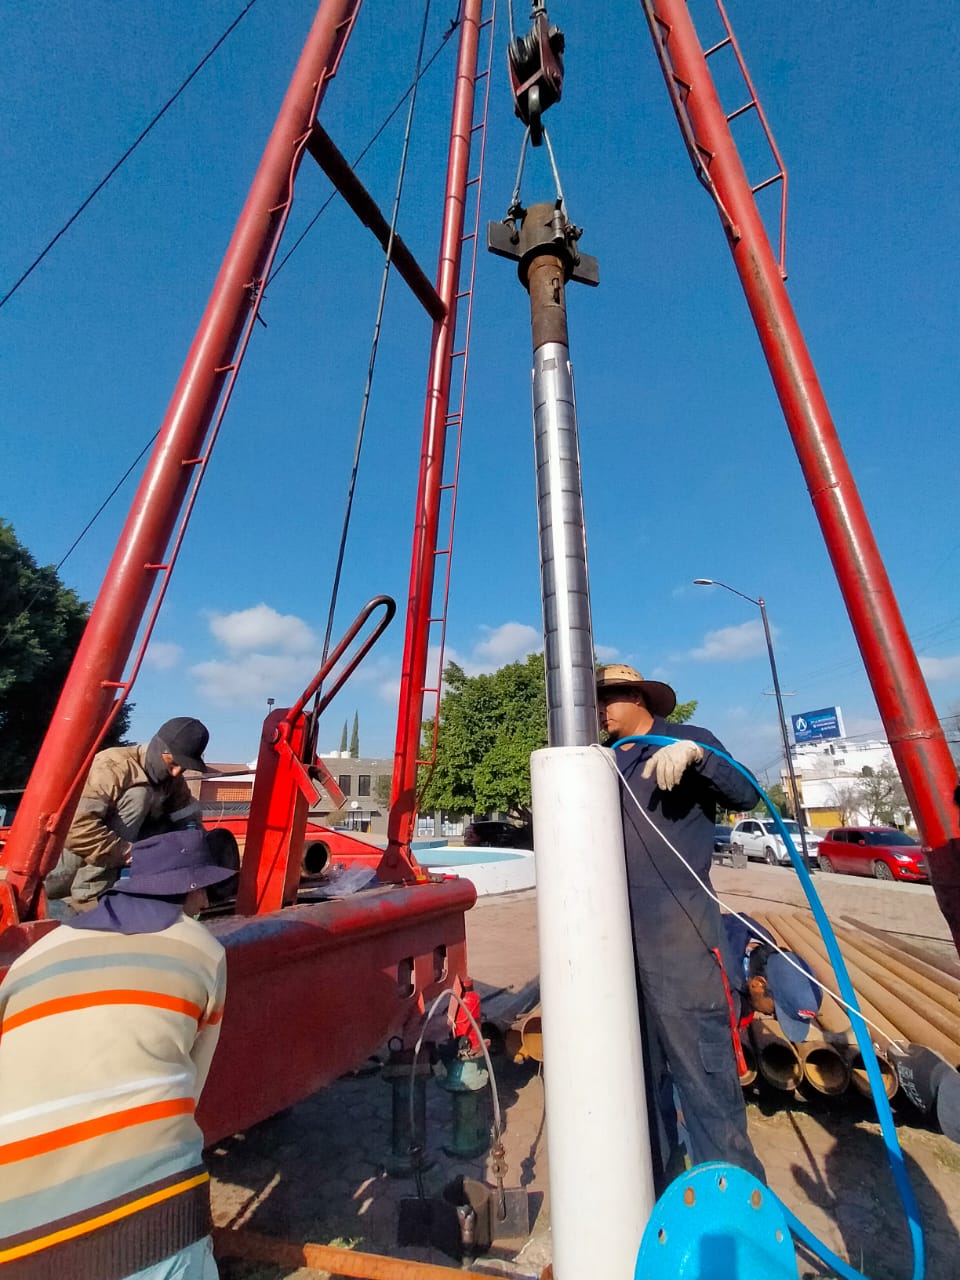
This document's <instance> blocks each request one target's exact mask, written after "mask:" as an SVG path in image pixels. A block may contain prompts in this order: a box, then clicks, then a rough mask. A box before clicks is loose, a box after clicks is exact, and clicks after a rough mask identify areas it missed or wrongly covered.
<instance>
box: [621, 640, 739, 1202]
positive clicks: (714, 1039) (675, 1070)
mask: <svg viewBox="0 0 960 1280" xmlns="http://www.w3.org/2000/svg"><path fill="white" fill-rule="evenodd" d="M597 701H598V703H599V710H600V727H601V729H602V730H603V732H604V733H605V734H606V736H607V739H608V741H611V742H612V741H616V740H617V739H618V738H623V737H629V736H631V735H634V734H658V735H661V736H663V737H671V738H679V739H680V741H679V742H675V743H673V744H671V745H670V746H664V747H657V746H654V745H652V744H647V743H630V744H628V745H626V746H624V747H622V748H620V749H619V750H618V751H617V752H616V756H617V765H618V768H619V770H620V773H621V775H622V779H623V783H622V785H621V789H620V804H621V813H622V818H623V838H624V847H625V852H626V863H627V883H628V888H629V894H630V914H631V918H632V922H633V937H634V950H635V953H636V962H637V973H638V977H639V986H640V996H641V1000H642V1004H643V1010H644V1021H645V1029H646V1035H645V1040H646V1047H647V1049H648V1053H649V1058H650V1064H651V1067H652V1075H653V1079H652V1080H651V1081H650V1082H649V1085H650V1088H651V1090H652V1092H653V1093H654V1094H655V1095H656V1097H657V1100H658V1105H657V1107H656V1108H653V1110H654V1114H653V1115H651V1132H656V1131H659V1132H660V1133H661V1135H663V1130H662V1128H661V1126H660V1125H658V1124H657V1121H658V1119H660V1120H662V1119H663V1118H664V1115H665V1112H666V1111H667V1107H665V1106H664V1098H665V1097H666V1098H669V1097H670V1096H671V1094H672V1093H675V1095H676V1099H677V1101H678V1103H679V1108H680V1111H681V1115H682V1126H681V1127H682V1129H683V1130H684V1140H685V1145H686V1148H687V1156H688V1157H689V1159H690V1161H691V1162H692V1163H693V1164H701V1163H703V1162H704V1161H708V1160H724V1161H729V1162H730V1163H731V1164H736V1165H739V1166H740V1167H741V1168H743V1169H746V1170H747V1172H749V1173H752V1174H754V1175H755V1176H756V1177H759V1178H763V1177H764V1172H763V1166H762V1165H761V1164H760V1162H759V1160H758V1159H757V1157H756V1155H755V1154H754V1150H753V1147H752V1145H751V1142H750V1139H749V1137H748V1136H747V1117H746V1108H745V1107H744V1102H743V1094H742V1092H741V1089H740V1083H739V1079H738V1076H737V1067H736V1060H735V1058H734V1052H733V1038H732V1032H731V1012H730V1002H729V1000H728V998H727V994H726V990H725V987H724V981H723V971H722V969H721V965H720V961H719V957H718V954H715V952H716V953H719V956H722V955H724V954H725V938H724V931H723V926H722V924H721V921H720V909H719V907H718V906H717V904H716V903H715V902H714V901H713V900H712V899H711V898H709V897H707V895H706V893H704V891H703V889H702V888H701V887H700V885H698V884H697V882H696V880H694V878H693V876H692V875H691V874H690V872H689V871H688V870H687V868H686V867H685V866H684V865H683V863H682V862H681V861H680V860H679V859H678V858H677V856H676V854H674V853H673V852H671V850H670V849H669V847H668V846H667V844H666V841H667V840H669V841H670V843H671V844H672V845H673V846H674V847H675V848H676V849H677V850H678V851H679V852H680V853H681V854H682V855H683V857H684V858H685V859H686V860H687V862H689V864H690V866H691V867H692V868H693V869H694V871H696V873H697V875H699V876H700V878H701V879H703V880H708V879H709V875H710V863H711V858H712V854H713V836H714V824H715V821H716V810H717V805H718V804H719V805H720V806H722V807H723V808H725V809H752V808H753V806H754V805H755V804H756V802H757V792H756V789H755V788H754V787H753V786H752V785H751V783H749V782H748V781H747V780H746V779H745V778H744V777H743V775H742V774H740V773H738V772H737V771H736V770H735V769H734V768H732V767H731V766H730V765H729V764H728V763H727V762H726V761H725V760H723V759H721V757H720V756H717V755H715V754H714V753H713V752H712V751H705V750H704V749H703V747H701V746H700V745H698V744H699V743H703V744H704V745H705V746H708V747H719V748H720V749H721V750H722V749H723V748H722V745H721V743H720V742H719V741H718V740H717V739H716V738H715V737H714V736H713V734H712V733H710V732H709V731H708V730H706V729H701V728H699V727H698V726H696V725H690V724H680V725H677V724H668V723H667V722H666V719H665V717H666V716H668V715H669V714H670V712H671V711H673V709H674V707H675V706H676V703H677V697H676V694H675V693H674V691H673V690H672V689H671V688H670V686H669V685H666V684H662V683H660V682H659V681H656V680H644V679H643V677H642V676H641V675H639V674H638V672H636V671H635V670H634V669H633V668H632V667H628V666H623V665H619V664H617V665H613V666H606V667H601V668H600V670H599V672H598V675H597ZM628 788H629V790H630V791H632V792H633V795H634V796H635V797H636V801H637V802H638V803H639V807H640V809H642V811H643V814H645V815H646V817H647V818H649V820H650V821H649V822H648V821H646V820H645V818H644V817H643V816H642V815H641V813H640V812H638V807H637V804H636V803H634V801H633V800H632V799H631V798H630V795H629V794H628ZM670 1083H672V1090H671V1089H670V1087H669V1085H670ZM665 1086H666V1087H665ZM657 1111H659V1113H660V1114H659V1116H658V1115H657V1114H656V1113H657ZM668 1119H672V1117H668ZM673 1138H674V1134H673V1133H671V1131H670V1125H669V1124H668V1125H667V1131H666V1139H667V1143H668V1144H669V1143H670V1142H671V1141H672V1140H673ZM662 1155H663V1162H664V1163H665V1164H666V1155H667V1153H665V1152H663V1153H662Z"/></svg>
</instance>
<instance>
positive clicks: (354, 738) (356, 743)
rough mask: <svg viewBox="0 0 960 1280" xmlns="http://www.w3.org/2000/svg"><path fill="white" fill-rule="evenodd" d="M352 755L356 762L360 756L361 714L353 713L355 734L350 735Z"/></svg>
mask: <svg viewBox="0 0 960 1280" xmlns="http://www.w3.org/2000/svg"><path fill="white" fill-rule="evenodd" d="M350 755H351V756H352V757H353V759H354V760H356V759H357V758H358V757H359V755H360V713H359V712H357V711H355V712H354V713H353V732H352V733H351V734H350Z"/></svg>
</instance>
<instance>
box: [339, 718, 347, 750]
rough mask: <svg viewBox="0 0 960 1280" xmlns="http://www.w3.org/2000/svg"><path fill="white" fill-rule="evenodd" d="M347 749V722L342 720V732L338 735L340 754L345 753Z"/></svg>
mask: <svg viewBox="0 0 960 1280" xmlns="http://www.w3.org/2000/svg"><path fill="white" fill-rule="evenodd" d="M346 751H347V722H346V720H344V722H343V733H341V735H340V754H341V755H346Z"/></svg>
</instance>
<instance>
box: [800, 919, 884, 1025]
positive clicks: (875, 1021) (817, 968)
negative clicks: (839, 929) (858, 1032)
mask: <svg viewBox="0 0 960 1280" xmlns="http://www.w3.org/2000/svg"><path fill="white" fill-rule="evenodd" d="M780 932H781V934H782V935H783V938H784V940H785V941H786V942H787V944H788V945H789V947H790V949H791V950H792V951H795V952H796V954H797V955H798V956H799V957H800V959H801V960H805V961H806V962H807V964H808V965H809V966H810V968H811V969H812V970H813V972H814V973H815V974H816V976H817V978H818V979H819V980H820V981H821V982H822V983H824V985H825V986H827V987H829V988H831V989H832V990H834V991H835V990H836V989H837V976H836V974H835V973H834V972H833V966H832V965H831V964H830V961H829V959H828V958H827V953H826V950H825V949H824V948H823V946H822V944H821V946H820V948H819V949H818V948H815V947H814V946H813V943H812V942H811V941H810V939H809V938H808V937H807V935H805V934H803V933H801V931H800V929H799V926H798V925H797V923H796V921H795V920H791V921H789V922H786V921H783V920H781V921H780ZM828 998H829V997H827V996H826V995H824V1004H826V1002H827V1000H828ZM857 999H858V1000H859V1002H860V1009H861V1012H862V1013H863V1016H864V1017H865V1018H869V1019H870V1024H869V1031H870V1036H871V1038H872V1039H873V1040H874V1042H875V1043H876V1042H877V1037H878V1036H879V1037H880V1038H881V1039H880V1043H881V1046H882V1047H883V1048H887V1047H888V1046H889V1045H890V1044H894V1043H896V1042H897V1041H899V1040H903V1039H904V1037H903V1035H902V1034H901V1032H900V1030H899V1028H897V1027H895V1026H894V1024H893V1023H892V1022H891V1021H890V1020H889V1019H888V1018H885V1017H884V1016H883V1014H882V1013H881V1012H880V1010H879V1009H878V1008H877V1007H876V1006H875V1005H874V1004H872V1003H871V1002H870V1001H869V1000H867V999H866V998H865V997H864V994H863V992H862V991H861V990H860V989H859V988H857ZM832 1003H833V1004H834V1005H835V1007H836V1008H837V1009H840V1011H841V1012H842V1014H843V1017H844V1019H845V1025H844V1026H843V1027H842V1028H840V1030H841V1031H842V1032H846V1033H847V1034H849V1035H850V1036H851V1037H852V1036H853V1028H852V1026H851V1025H850V1018H849V1015H848V1014H847V1012H846V1010H845V1009H842V1007H841V1006H840V1005H837V1004H836V1003H835V1002H832ZM820 1009H821V1014H822V1013H823V1009H824V1005H821V1006H820ZM819 1017H820V1015H818V1019H819ZM820 1025H821V1027H823V1028H824V1030H829V1028H828V1027H827V1026H826V1024H825V1023H824V1022H821V1023H820Z"/></svg>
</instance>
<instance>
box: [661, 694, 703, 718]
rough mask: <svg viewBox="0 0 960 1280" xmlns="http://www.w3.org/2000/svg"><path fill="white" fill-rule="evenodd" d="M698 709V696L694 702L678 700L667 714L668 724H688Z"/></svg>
mask: <svg viewBox="0 0 960 1280" xmlns="http://www.w3.org/2000/svg"><path fill="white" fill-rule="evenodd" d="M696 709H697V699H696V698H694V699H693V701H692V702H678V703H677V705H676V706H675V707H674V709H673V710H672V711H671V712H670V714H669V715H668V716H667V724H686V723H687V721H688V720H689V719H690V717H691V716H692V715H693V713H694V712H695V711H696Z"/></svg>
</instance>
